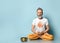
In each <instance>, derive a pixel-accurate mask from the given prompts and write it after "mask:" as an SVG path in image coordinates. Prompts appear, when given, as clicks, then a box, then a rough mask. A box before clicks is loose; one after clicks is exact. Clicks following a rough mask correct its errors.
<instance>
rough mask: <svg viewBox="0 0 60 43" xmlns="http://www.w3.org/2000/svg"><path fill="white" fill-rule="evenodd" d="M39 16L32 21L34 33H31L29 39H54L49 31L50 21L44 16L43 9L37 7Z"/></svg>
mask: <svg viewBox="0 0 60 43" xmlns="http://www.w3.org/2000/svg"><path fill="white" fill-rule="evenodd" d="M37 16H38V17H37V18H35V19H34V20H33V22H32V32H33V34H29V35H28V38H29V39H38V38H41V39H43V40H52V39H53V35H51V34H48V31H49V23H48V19H47V18H44V17H43V9H42V8H38V9H37Z"/></svg>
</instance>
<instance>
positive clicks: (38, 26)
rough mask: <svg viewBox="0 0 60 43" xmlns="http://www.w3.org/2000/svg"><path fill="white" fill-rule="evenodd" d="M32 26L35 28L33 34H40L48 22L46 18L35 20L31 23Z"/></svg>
mask: <svg viewBox="0 0 60 43" xmlns="http://www.w3.org/2000/svg"><path fill="white" fill-rule="evenodd" d="M32 25H34V26H35V32H42V31H44V30H45V26H46V25H48V20H47V19H46V18H43V19H39V18H35V19H34V20H33V22H32Z"/></svg>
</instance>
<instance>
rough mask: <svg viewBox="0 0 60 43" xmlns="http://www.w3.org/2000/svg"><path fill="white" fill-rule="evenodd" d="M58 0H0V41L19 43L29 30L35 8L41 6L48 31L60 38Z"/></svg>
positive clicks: (2, 42) (59, 8)
mask: <svg viewBox="0 0 60 43" xmlns="http://www.w3.org/2000/svg"><path fill="white" fill-rule="evenodd" d="M59 4H60V0H0V43H20V37H23V36H27V35H28V34H30V33H32V32H31V23H32V20H33V19H34V18H36V17H37V16H36V9H37V8H38V7H41V8H43V10H44V15H43V16H44V17H46V18H47V19H48V20H49V24H50V33H51V34H53V35H54V36H55V40H56V39H59V38H60V19H59V18H60V6H59Z"/></svg>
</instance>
